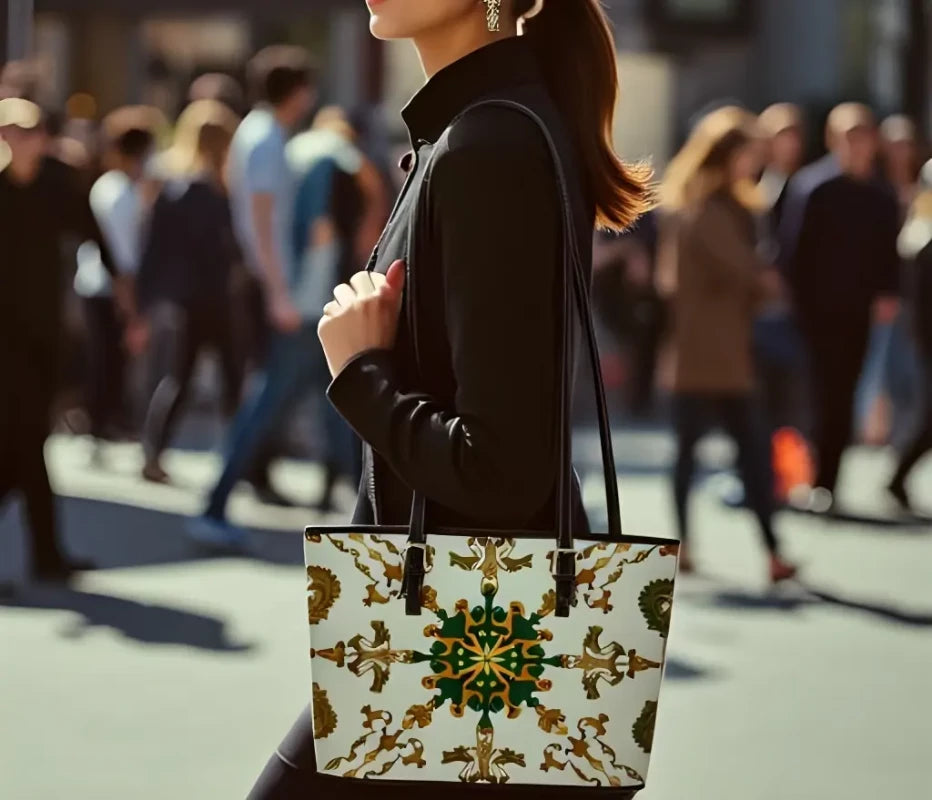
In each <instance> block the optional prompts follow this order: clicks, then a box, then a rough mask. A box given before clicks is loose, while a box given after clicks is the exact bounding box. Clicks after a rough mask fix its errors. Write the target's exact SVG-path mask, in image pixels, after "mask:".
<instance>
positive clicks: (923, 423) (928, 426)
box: [889, 161, 932, 511]
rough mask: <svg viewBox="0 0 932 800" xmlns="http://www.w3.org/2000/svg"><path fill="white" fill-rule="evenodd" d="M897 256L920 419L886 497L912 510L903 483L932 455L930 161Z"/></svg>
mask: <svg viewBox="0 0 932 800" xmlns="http://www.w3.org/2000/svg"><path fill="white" fill-rule="evenodd" d="M900 255H901V256H902V257H903V259H904V260H905V261H906V262H907V263H908V264H910V272H911V279H912V280H911V281H910V283H911V285H912V292H911V295H912V299H913V309H912V312H913V316H914V323H915V325H914V327H915V332H916V339H917V342H918V349H919V354H920V361H921V366H922V376H923V377H922V386H923V415H922V418H921V420H920V423H919V426H918V429H917V431H916V433H915V435H914V436H913V437H912V439H911V440H910V441H909V443H908V444H907V446H906V447H905V448H904V450H903V453H902V456H901V458H900V462H899V465H898V466H897V470H896V474H895V475H894V476H893V481H892V482H891V483H890V487H889V490H890V494H891V495H892V496H893V497H894V499H895V500H896V501H897V502H898V503H899V504H900V505H901V506H902V507H903V508H904V509H905V510H907V511H911V510H912V504H911V501H910V496H909V492H908V491H907V489H906V482H907V480H908V478H909V476H910V474H911V473H912V471H913V469H914V468H915V467H916V465H917V464H919V462H920V461H921V460H922V459H923V458H924V457H925V456H926V455H927V454H928V453H929V451H932V161H930V162H929V163H928V164H926V166H925V169H924V170H923V171H922V180H921V182H920V191H919V192H918V194H917V195H916V198H915V201H914V203H913V206H912V209H911V211H910V214H909V219H908V220H907V221H906V225H905V226H904V227H903V232H902V233H901V235H900Z"/></svg>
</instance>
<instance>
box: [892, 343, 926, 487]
mask: <svg viewBox="0 0 932 800" xmlns="http://www.w3.org/2000/svg"><path fill="white" fill-rule="evenodd" d="M922 369H923V383H922V385H923V398H922V402H923V415H922V421H921V423H920V425H919V428H918V429H917V431H916V435H915V436H913V438H912V439H911V440H910V443H909V444H908V445H907V446H906V448H905V449H904V450H903V453H902V455H901V456H900V462H899V465H898V466H897V470H896V476H895V477H894V479H893V480H894V483H899V484H902V483H904V482H905V481H906V479H907V478H908V477H909V474H910V473H911V472H912V471H913V469H914V468H915V467H916V465H917V464H918V463H919V462H920V461H921V460H922V459H923V458H924V457H925V456H926V455H927V454H928V453H930V452H932V352H929V353H927V354H926V355H925V357H924V359H923V364H922Z"/></svg>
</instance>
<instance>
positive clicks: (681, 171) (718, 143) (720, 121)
mask: <svg viewBox="0 0 932 800" xmlns="http://www.w3.org/2000/svg"><path fill="white" fill-rule="evenodd" d="M759 135H760V134H759V129H758V127H757V120H756V119H755V117H754V115H753V114H751V113H750V112H749V111H746V110H745V109H743V108H739V107H738V106H725V107H724V108H719V109H716V110H715V111H712V112H711V113H709V114H706V116H704V117H703V118H702V119H701V120H700V121H699V124H698V125H696V127H695V129H694V130H693V132H692V134H691V135H690V137H689V139H688V140H687V142H686V144H685V145H683V148H682V149H681V150H680V152H679V153H677V154H676V156H675V157H674V159H673V160H672V161H671V162H670V166H669V167H668V168H667V173H666V175H665V176H664V179H663V184H662V185H661V188H660V197H661V201H662V203H663V205H664V206H665V207H667V208H669V209H671V210H673V211H679V210H681V209H683V208H686V207H687V206H691V205H694V204H696V203H701V202H702V201H703V200H705V199H706V198H707V197H709V195H711V194H714V193H715V192H717V191H721V190H722V189H725V188H728V165H729V163H730V162H731V159H732V156H734V154H735V153H736V152H737V151H738V150H740V149H741V148H742V147H745V146H747V145H748V144H750V143H751V142H753V141H754V140H755V139H756V138H758V136H759ZM730 188H731V189H732V191H733V192H734V194H735V197H736V198H737V199H738V200H739V201H740V202H742V203H743V204H744V205H746V206H748V207H751V208H753V207H756V206H759V205H760V202H759V199H758V195H757V192H756V190H755V188H754V187H753V186H736V187H730Z"/></svg>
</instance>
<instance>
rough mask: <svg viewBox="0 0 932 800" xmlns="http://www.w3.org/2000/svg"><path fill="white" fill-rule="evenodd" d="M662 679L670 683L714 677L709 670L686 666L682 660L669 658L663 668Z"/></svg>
mask: <svg viewBox="0 0 932 800" xmlns="http://www.w3.org/2000/svg"><path fill="white" fill-rule="evenodd" d="M664 677H665V678H666V679H667V680H671V681H699V680H707V679H708V678H711V677H714V676H713V673H712V672H711V671H710V670H707V669H704V668H702V667H697V666H695V665H694V664H688V663H687V662H685V661H683V660H682V659H679V658H675V657H672V656H671V657H669V658H667V663H666V665H665V666H664Z"/></svg>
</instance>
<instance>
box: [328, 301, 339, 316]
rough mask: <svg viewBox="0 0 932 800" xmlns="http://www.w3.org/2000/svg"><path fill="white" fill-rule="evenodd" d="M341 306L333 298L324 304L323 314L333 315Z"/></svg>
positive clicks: (335, 314) (337, 312)
mask: <svg viewBox="0 0 932 800" xmlns="http://www.w3.org/2000/svg"><path fill="white" fill-rule="evenodd" d="M342 308H343V307H342V306H341V305H340V304H339V303H338V302H336V301H335V300H334V301H333V302H331V303H327V305H325V306H324V316H325V317H335V316H337V315H338V314H339V313H340V311H341V310H342Z"/></svg>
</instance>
